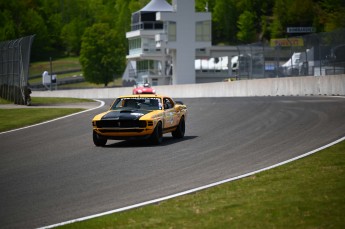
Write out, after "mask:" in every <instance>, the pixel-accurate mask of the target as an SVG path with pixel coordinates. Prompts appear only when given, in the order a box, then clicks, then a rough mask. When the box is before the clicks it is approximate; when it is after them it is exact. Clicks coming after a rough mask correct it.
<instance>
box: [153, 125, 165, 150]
mask: <svg viewBox="0 0 345 229" xmlns="http://www.w3.org/2000/svg"><path fill="white" fill-rule="evenodd" d="M150 141H151V143H152V144H153V145H159V144H161V143H162V141H163V128H162V123H161V122H159V123H157V125H156V127H155V129H154V131H153V133H152V135H151V137H150Z"/></svg>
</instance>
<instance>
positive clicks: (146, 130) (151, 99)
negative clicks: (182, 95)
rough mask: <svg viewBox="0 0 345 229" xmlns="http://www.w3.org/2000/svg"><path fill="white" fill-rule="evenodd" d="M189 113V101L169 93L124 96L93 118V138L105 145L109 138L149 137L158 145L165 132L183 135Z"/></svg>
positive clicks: (98, 144) (95, 142)
mask: <svg viewBox="0 0 345 229" xmlns="http://www.w3.org/2000/svg"><path fill="white" fill-rule="evenodd" d="M186 117H187V107H186V105H184V104H183V103H182V102H179V101H174V100H173V99H172V98H170V97H168V96H163V95H128V96H121V97H119V98H117V99H116V100H115V101H114V102H113V104H112V105H111V107H110V109H109V110H108V111H106V112H103V113H101V114H98V115H96V116H95V117H94V118H93V119H92V127H93V142H94V144H95V145H96V146H105V145H106V144H107V140H108V139H112V140H131V139H148V140H149V141H150V142H151V143H152V144H155V145H158V144H160V143H161V142H162V140H163V134H165V133H169V132H170V133H172V136H173V137H175V138H183V137H184V134H185V121H186Z"/></svg>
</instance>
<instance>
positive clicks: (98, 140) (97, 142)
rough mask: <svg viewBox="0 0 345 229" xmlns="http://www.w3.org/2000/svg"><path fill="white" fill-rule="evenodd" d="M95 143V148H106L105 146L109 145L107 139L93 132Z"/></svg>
mask: <svg viewBox="0 0 345 229" xmlns="http://www.w3.org/2000/svg"><path fill="white" fill-rule="evenodd" d="M93 143H94V144H95V146H105V144H107V139H106V138H104V137H102V136H99V135H98V134H97V133H96V131H93Z"/></svg>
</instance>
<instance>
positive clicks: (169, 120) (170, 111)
mask: <svg viewBox="0 0 345 229" xmlns="http://www.w3.org/2000/svg"><path fill="white" fill-rule="evenodd" d="M174 105H175V104H174V102H173V101H172V100H171V99H170V98H163V108H164V124H163V125H164V129H169V128H171V127H173V126H176V125H177V121H176V120H177V118H176V111H175V109H174Z"/></svg>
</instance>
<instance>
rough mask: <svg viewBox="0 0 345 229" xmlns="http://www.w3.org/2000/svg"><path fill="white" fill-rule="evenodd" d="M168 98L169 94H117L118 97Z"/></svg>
mask: <svg viewBox="0 0 345 229" xmlns="http://www.w3.org/2000/svg"><path fill="white" fill-rule="evenodd" d="M166 97H168V98H170V97H169V96H165V95H156V94H139V95H123V96H119V98H166Z"/></svg>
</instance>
